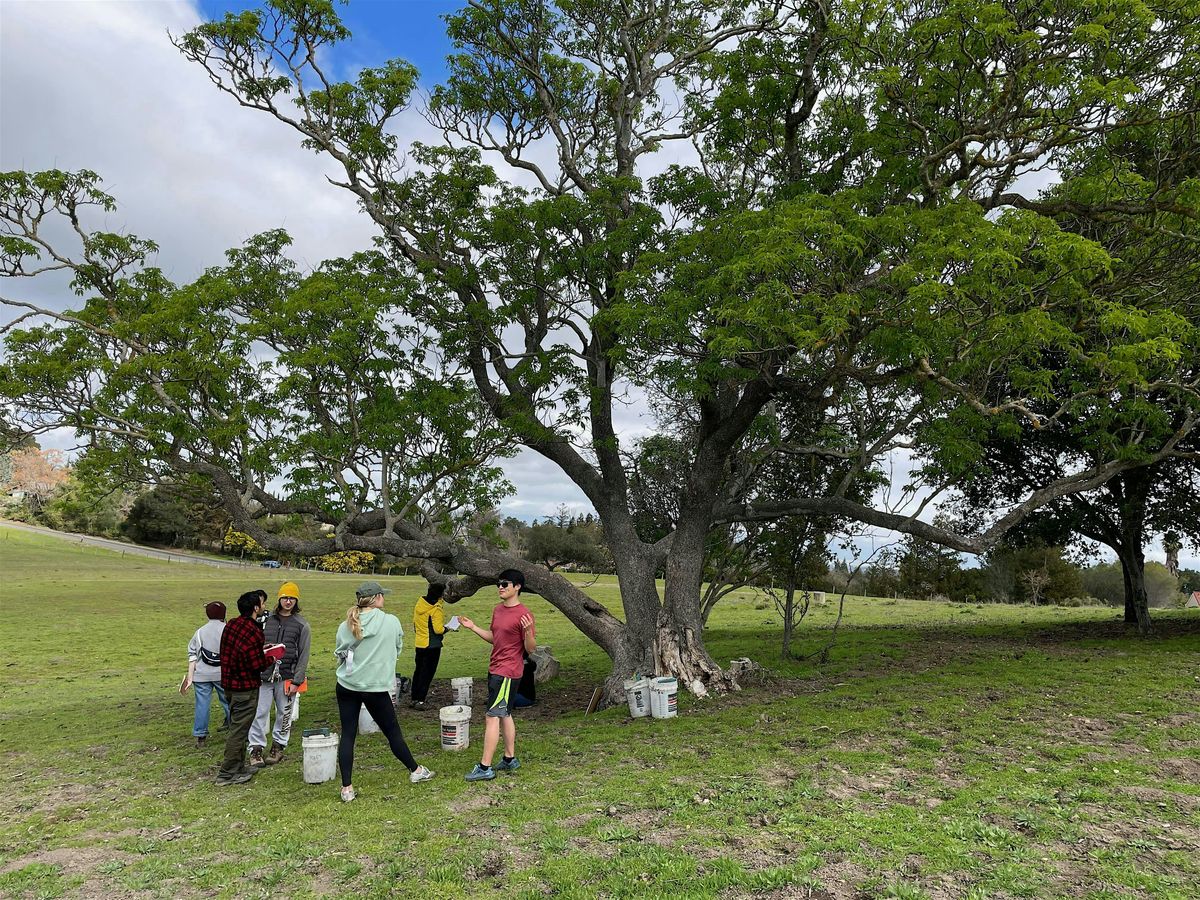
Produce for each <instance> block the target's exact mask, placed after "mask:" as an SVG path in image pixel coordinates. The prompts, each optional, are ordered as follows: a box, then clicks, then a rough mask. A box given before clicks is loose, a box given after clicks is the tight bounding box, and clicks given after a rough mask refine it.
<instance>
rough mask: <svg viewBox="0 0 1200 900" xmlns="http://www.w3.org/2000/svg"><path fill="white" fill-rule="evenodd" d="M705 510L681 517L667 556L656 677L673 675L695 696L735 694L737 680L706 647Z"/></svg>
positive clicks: (657, 631)
mask: <svg viewBox="0 0 1200 900" xmlns="http://www.w3.org/2000/svg"><path fill="white" fill-rule="evenodd" d="M708 523H709V519H708V514H707V511H706V510H695V511H693V512H692V513H691V514H690V515H686V514H685V515H684V516H681V521H680V522H679V524H678V527H677V528H676V531H675V534H674V537H673V538H672V542H671V550H670V552H669V553H668V554H667V566H666V581H665V587H664V590H663V603H662V609H661V610H660V611H659V614H658V621H657V623H656V625H655V635H654V662H655V672H656V673H657V674H661V675H674V676H675V677H676V678H678V679H679V683H680V686H681V687H683V688H685V689H686V690H688V691H691V693H692V694H694V695H695V696H697V697H703V696H705V695H707V694H708V693H709V692H710V691H714V690H715V691H724V690H737V689H738V684H737V681H736V680H734V679H733V678H732V677H730V676H729V674H728V673H726V672H724V671H722V669H721V667H720V666H719V665H717V663H716V662H715V661H714V660H713V658H712V657H711V656H710V655H709V653H708V650H707V649H705V647H704V640H703V638H702V636H701V635H702V633H703V630H704V623H703V622H702V621H701V617H700V586H701V581H702V578H703V575H704V546H705V539H706V537H707V534H708Z"/></svg>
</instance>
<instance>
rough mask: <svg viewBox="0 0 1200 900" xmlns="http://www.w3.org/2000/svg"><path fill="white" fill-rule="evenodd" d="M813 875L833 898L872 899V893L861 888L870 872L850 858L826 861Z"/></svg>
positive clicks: (846, 899)
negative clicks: (850, 860)
mask: <svg viewBox="0 0 1200 900" xmlns="http://www.w3.org/2000/svg"><path fill="white" fill-rule="evenodd" d="M813 877H814V878H816V879H817V881H818V882H820V884H821V888H822V889H823V890H824V891H825V892H826V894H827V896H829V897H830V898H832V900H871V895H870V894H867V893H865V892H863V891H862V890H861V889H860V885H862V884H864V883H865V882H866V881H867V880H868V879H869V878H870V873H869V872H868V871H867V870H866V869H865V868H863V867H862V866H860V865H859V864H858V863H853V862H849V861H848V860H838V861H836V862H831V863H826V864H825V865H823V866H821V867H820V868H818V869H817V870H816V871H815V872H813Z"/></svg>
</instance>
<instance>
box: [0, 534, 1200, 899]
mask: <svg viewBox="0 0 1200 900" xmlns="http://www.w3.org/2000/svg"><path fill="white" fill-rule="evenodd" d="M295 574H297V573H286V572H268V571H266V570H262V571H253V570H249V571H240V572H239V571H226V570H215V569H208V568H206V567H203V566H185V565H179V564H166V563H162V562H158V561H154V560H148V559H145V560H143V559H135V558H131V557H125V558H122V557H121V556H120V554H114V553H112V552H110V551H103V550H91V549H88V548H81V547H79V546H78V545H72V544H67V543H63V542H59V541H56V540H54V539H51V538H46V537H43V536H39V535H33V534H27V533H23V532H18V531H13V530H6V529H2V528H0V612H2V613H3V614H2V615H0V782H2V784H3V794H0V796H3V798H4V804H3V806H4V809H5V812H6V815H5V816H4V817H3V819H0V896H11V897H71V896H90V897H99V896H137V897H141V896H145V897H174V896H197V895H204V896H217V897H248V896H267V895H274V896H295V897H306V896H346V897H375V896H378V897H388V896H401V897H408V896H421V897H492V896H498V895H505V896H513V897H522V898H523V897H529V898H532V897H543V896H557V897H568V898H572V897H579V898H584V897H614V898H616V897H619V898H632V897H646V898H654V897H663V898H666V897H670V898H672V900H678V898H692V897H697V898H699V897H726V898H727V897H779V898H782V897H805V896H812V897H892V898H943V897H964V898H968V897H969V898H973V900H980V898H985V897H989V898H1008V897H1038V898H1057V897H1085V898H1095V900H1099V898H1118V897H1155V898H1179V900H1183V898H1192V897H1195V896H1196V895H1197V893H1198V891H1197V886H1198V885H1200V856H1198V855H1197V853H1196V847H1198V846H1200V786H1198V785H1200V715H1198V714H1197V713H1196V709H1197V701H1198V700H1200V665H1198V663H1200V616H1196V615H1195V614H1194V613H1189V612H1188V611H1178V612H1171V613H1160V614H1159V615H1158V617H1157V623H1158V633H1157V634H1156V636H1154V637H1153V638H1151V639H1149V640H1140V639H1137V638H1135V637H1131V636H1128V635H1126V634H1125V631H1124V628H1123V626H1122V625H1121V624H1120V622H1119V621H1118V617H1117V615H1116V614H1115V612H1114V611H1112V610H1106V609H1057V608H1037V609H1034V608H1029V607H999V606H976V605H965V604H955V603H949V604H934V603H918V602H910V601H904V600H899V601H892V600H877V599H869V598H849V599H848V600H847V604H846V612H845V619H844V621H843V629H844V630H843V632H842V633H841V634H840V636H839V638H838V642H837V645H836V646H835V648H834V650H833V651H832V653H831V655H830V658H829V660H828V662H827V663H825V664H824V665H818V664H817V663H816V662H815V661H812V660H809V661H793V662H788V663H783V662H781V661H780V659H779V655H778V647H779V639H780V625H779V622H778V621H777V620H776V619H775V618H774V617H773V616H772V615H771V614H770V612H769V611H767V610H759V609H755V608H754V604H755V598H754V597H753V596H751V595H750V594H745V595H742V596H735V597H733V598H731V600H730V601H729V602H726V603H724V604H723V605H722V606H720V607H718V609H717V611H716V612H715V613H714V616H713V621H712V624H711V627H710V632H709V634H708V643H709V647H710V649H711V650H712V651H713V654H714V656H716V658H717V659H718V660H721V661H726V660H728V659H730V658H733V657H738V656H750V657H751V658H753V659H756V660H757V661H759V662H761V663H762V664H763V665H765V666H767V667H768V668H769V669H770V677H768V678H766V679H763V680H761V681H754V682H752V683H750V684H749V685H747V688H746V690H744V691H743V692H741V693H739V694H734V695H731V696H728V697H720V698H716V699H713V700H708V701H704V702H696V701H692V700H690V699H689V698H682V700H681V710H680V716H679V718H678V719H675V720H670V721H652V720H630V719H629V718H628V717H627V715H626V714H625V712H624V710H622V709H610V710H605V711H603V712H601V713H599V714H598V715H595V716H592V717H584V716H583V715H582V712H581V710H582V708H583V705H584V704H585V702H586V698H587V695H588V694H589V693H590V689H591V687H592V685H594V684H595V683H596V682H598V681H599V680H600V679H601V678H602V677H603V675H604V673H605V672H606V671H607V661H606V659H605V657H604V656H603V654H601V653H600V652H599V651H598V650H596V649H595V648H593V647H592V646H591V645H590V644H588V643H587V641H586V640H584V639H583V638H582V637H581V636H580V635H579V634H578V633H577V632H575V631H574V629H573V628H572V627H571V626H570V625H569V623H567V622H566V620H565V619H564V617H563V616H562V615H561V614H559V613H557V612H556V611H554V610H553V609H551V608H549V607H548V606H547V605H546V604H545V603H543V602H542V601H540V600H539V599H538V598H529V599H528V601H527V602H528V603H529V605H530V606H531V608H532V609H533V611H534V613H535V615H536V616H537V618H538V623H539V628H538V631H539V640H540V642H542V643H548V644H550V645H551V646H552V647H553V649H554V652H555V655H556V656H557V657H558V658H559V660H560V661H561V662H562V666H563V674H562V675H561V676H560V677H559V678H558V679H556V680H555V681H553V682H551V683H549V684H548V685H545V686H543V687H542V688H541V694H540V695H539V696H540V697H541V698H542V703H540V704H539V707H538V708H536V709H535V710H534V711H531V713H530V715H527V716H525V717H523V718H521V719H519V720H518V721H519V726H518V728H519V738H518V741H519V743H518V747H519V753H520V756H521V758H522V762H523V764H524V765H523V767H522V768H521V770H520V771H519V772H518V773H517V774H515V775H512V776H502V777H501V778H499V779H497V780H496V781H495V782H492V783H486V784H478V785H468V784H466V783H465V782H464V781H463V780H462V775H463V774H464V773H465V772H466V771H467V770H468V769H469V768H470V765H471V764H472V763H473V762H474V761H475V759H476V758H477V757H476V755H475V752H476V749H477V747H478V740H479V737H480V736H479V734H478V730H477V728H476V729H473V730H472V748H471V750H469V751H468V752H467V753H465V754H449V753H443V752H442V751H441V750H440V748H439V747H438V734H437V726H436V717H435V714H432V713H425V714H424V715H419V714H416V713H410V712H409V711H408V710H404V712H403V714H402V725H403V726H404V729H405V734H406V737H407V738H408V740H409V742H410V744H411V746H412V747H413V750H414V753H415V754H416V755H417V758H418V759H419V760H420V761H422V762H425V763H426V764H428V765H429V766H430V767H431V768H433V769H434V770H435V771H436V772H437V773H438V777H437V778H436V779H435V780H434V781H432V782H430V783H428V784H423V785H411V784H409V783H408V780H407V777H405V776H406V773H405V772H404V770H403V768H402V767H401V766H400V765H399V764H398V763H396V762H395V760H393V759H392V758H391V756H390V754H389V753H388V752H387V751H386V748H385V746H384V744H383V741H382V740H381V738H380V737H379V736H377V735H376V736H368V737H364V738H361V739H360V744H359V751H358V754H357V760H356V770H355V779H354V781H355V786H356V788H357V790H358V792H359V799H358V800H357V801H356V802H354V803H352V804H349V805H343V804H341V803H340V802H339V801H338V799H337V785H336V782H331V783H328V784H324V785H315V786H314V785H306V784H304V783H303V781H302V779H301V776H300V754H299V752H298V745H297V743H296V742H295V741H294V742H293V749H292V751H290V752H289V755H288V757H287V759H285V761H284V762H283V763H282V764H281V765H279V766H276V767H274V768H272V769H269V770H266V771H265V772H263V773H261V774H260V775H259V777H258V778H256V779H255V781H254V782H253V783H252V784H251V785H249V786H246V787H238V788H222V789H218V788H216V787H215V786H214V785H212V783H211V779H212V776H213V774H214V771H215V766H216V763H217V760H218V757H219V755H220V752H221V748H220V746H219V745H220V735H221V733H219V732H217V733H214V738H213V739H211V740H212V742H213V743H214V744H215V746H212V747H209V748H207V749H205V750H203V751H201V750H197V749H196V748H195V747H194V746H193V745H192V744H193V742H192V740H191V737H190V732H191V708H192V700H191V696H190V695H189V696H188V697H180V696H179V695H178V694H177V693H176V692H175V688H176V685H177V684H178V681H179V678H180V676H181V675H182V674H183V671H184V669H185V666H186V661H185V652H184V651H185V647H186V643H187V640H188V638H189V637H190V635H191V633H192V631H193V630H194V629H195V628H196V627H197V626H198V625H199V624H201V622H202V621H203V605H204V604H205V603H206V602H208V601H210V600H213V599H221V600H224V601H225V603H226V604H227V605H229V606H232V604H233V601H234V599H235V598H236V596H237V595H238V594H239V593H240V592H242V591H243V590H246V589H248V588H252V587H259V586H262V587H264V588H266V589H268V590H271V591H272V593H273V592H274V589H275V588H277V586H278V584H279V582H281V581H282V580H284V579H285V578H288V577H292V576H293V575H295ZM297 580H298V581H299V583H300V586H301V593H302V596H301V604H302V606H303V607H304V614H305V615H306V617H307V618H308V619H309V621H310V622H311V623H312V626H313V665H312V679H311V682H312V690H311V691H310V693H309V694H308V696H307V697H306V699H305V702H304V706H303V710H302V715H301V718H302V722H301V725H302V727H311V726H312V725H314V724H319V723H320V724H330V725H333V724H334V723H335V719H336V710H335V706H334V702H333V684H334V679H333V672H332V669H333V658H332V653H331V650H332V642H333V634H334V631H335V629H336V626H337V623H338V622H339V621H340V620H341V618H342V616H343V615H344V613H345V609H346V606H347V605H348V603H349V598H350V596H351V593H352V591H353V587H354V585H355V584H356V583H357V580H358V579H357V578H355V577H352V576H336V575H327V574H310V573H299V574H298V577H297ZM384 581H385V582H386V583H387V584H388V585H389V586H390V587H392V588H393V589H394V591H395V593H393V594H392V595H391V597H390V604H389V609H390V610H391V611H393V612H396V613H397V614H398V615H400V616H401V618H402V620H403V619H407V618H408V615H409V614H410V612H411V605H412V602H413V600H414V599H415V597H416V595H417V593H418V592H419V590H420V587H421V585H422V584H423V582H421V581H420V580H418V579H416V578H400V577H396V578H388V579H384ZM588 590H589V592H590V593H592V594H593V595H594V596H596V597H597V598H598V599H600V600H602V601H604V602H606V603H609V604H610V605H612V606H614V607H615V605H616V602H615V601H616V593H617V588H616V585H615V583H614V581H613V579H611V578H601V579H600V580H599V581H597V582H596V583H595V584H594V585H592V586H591V587H589V588H588ZM492 602H493V601H492V598H491V596H490V595H487V596H485V595H480V596H478V597H475V598H471V599H469V600H467V601H464V603H463V604H462V606H461V607H460V611H463V610H465V611H467V612H468V613H469V614H471V615H474V616H478V617H485V616H486V611H487V610H488V609H489V608H490V606H491V604H492ZM835 615H836V603H831V604H830V606H828V607H823V608H817V609H815V610H814V611H813V613H812V614H811V616H810V618H809V619H808V620H807V621H806V622H805V623H804V625H803V626H802V628H801V629H800V631H799V636H798V645H799V649H800V650H801V651H804V652H807V651H812V650H815V649H817V648H818V647H820V646H821V645H822V644H823V643H824V642H825V641H826V640H827V638H828V629H829V626H830V624H831V623H832V621H833V618H834V616H835ZM486 649H487V648H486V645H484V644H483V643H482V642H481V641H479V640H478V639H477V638H475V637H474V636H473V635H470V634H458V635H453V636H451V638H450V639H449V640H448V641H447V644H446V649H445V651H444V654H443V658H442V664H441V667H440V668H439V671H438V678H439V685H438V688H439V689H440V690H443V691H444V690H445V687H444V681H445V680H446V679H449V678H450V677H453V676H456V675H468V674H469V675H475V676H477V677H478V676H480V675H482V674H483V672H484V671H485V669H484V667H485V665H486ZM411 665H412V651H411V648H406V650H405V654H404V659H402V661H401V664H400V668H401V671H403V672H408V671H409V670H410V669H411ZM476 684H477V686H478V685H479V681H477V682H476ZM475 724H476V726H477V727H478V725H479V718H478V716H476V721H475Z"/></svg>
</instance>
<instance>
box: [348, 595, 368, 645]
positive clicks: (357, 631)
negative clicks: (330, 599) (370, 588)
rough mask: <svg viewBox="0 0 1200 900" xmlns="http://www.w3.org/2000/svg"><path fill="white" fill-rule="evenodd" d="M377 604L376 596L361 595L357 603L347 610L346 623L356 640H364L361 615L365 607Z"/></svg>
mask: <svg viewBox="0 0 1200 900" xmlns="http://www.w3.org/2000/svg"><path fill="white" fill-rule="evenodd" d="M374 605H375V597H373V596H372V597H359V598H358V600H357V601H355V604H354V605H353V606H352V607H350V608H349V609H348V610H346V624H347V625H349V626H350V633H351V634H353V635H354V639H355V640H356V641H361V640H362V622H361V621H360V620H359V616H360V615H361V614H362V611H363V610H364V609H369V608H370V607H372V606H374Z"/></svg>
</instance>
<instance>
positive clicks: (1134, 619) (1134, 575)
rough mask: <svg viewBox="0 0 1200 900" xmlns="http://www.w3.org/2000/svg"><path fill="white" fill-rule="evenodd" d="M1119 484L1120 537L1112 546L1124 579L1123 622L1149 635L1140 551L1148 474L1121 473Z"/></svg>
mask: <svg viewBox="0 0 1200 900" xmlns="http://www.w3.org/2000/svg"><path fill="white" fill-rule="evenodd" d="M1120 487H1122V488H1123V495H1122V497H1121V501H1120V502H1119V503H1118V504H1117V514H1118V516H1119V518H1120V523H1121V540H1120V546H1119V547H1116V548H1115V549H1116V551H1117V558H1118V559H1119V560H1121V570H1122V574H1123V576H1124V578H1125V621H1126V623H1128V624H1131V625H1132V624H1136V625H1137V629H1138V632H1139V633H1140V634H1149V633H1150V600H1149V597H1147V595H1146V556H1145V554H1144V553H1143V552H1142V543H1143V539H1144V537H1145V524H1146V496H1147V493H1148V489H1149V481H1148V477H1147V475H1146V473H1145V471H1143V470H1139V469H1135V470H1133V471H1132V472H1127V473H1125V474H1124V475H1123V476H1122V478H1121V480H1120Z"/></svg>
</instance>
